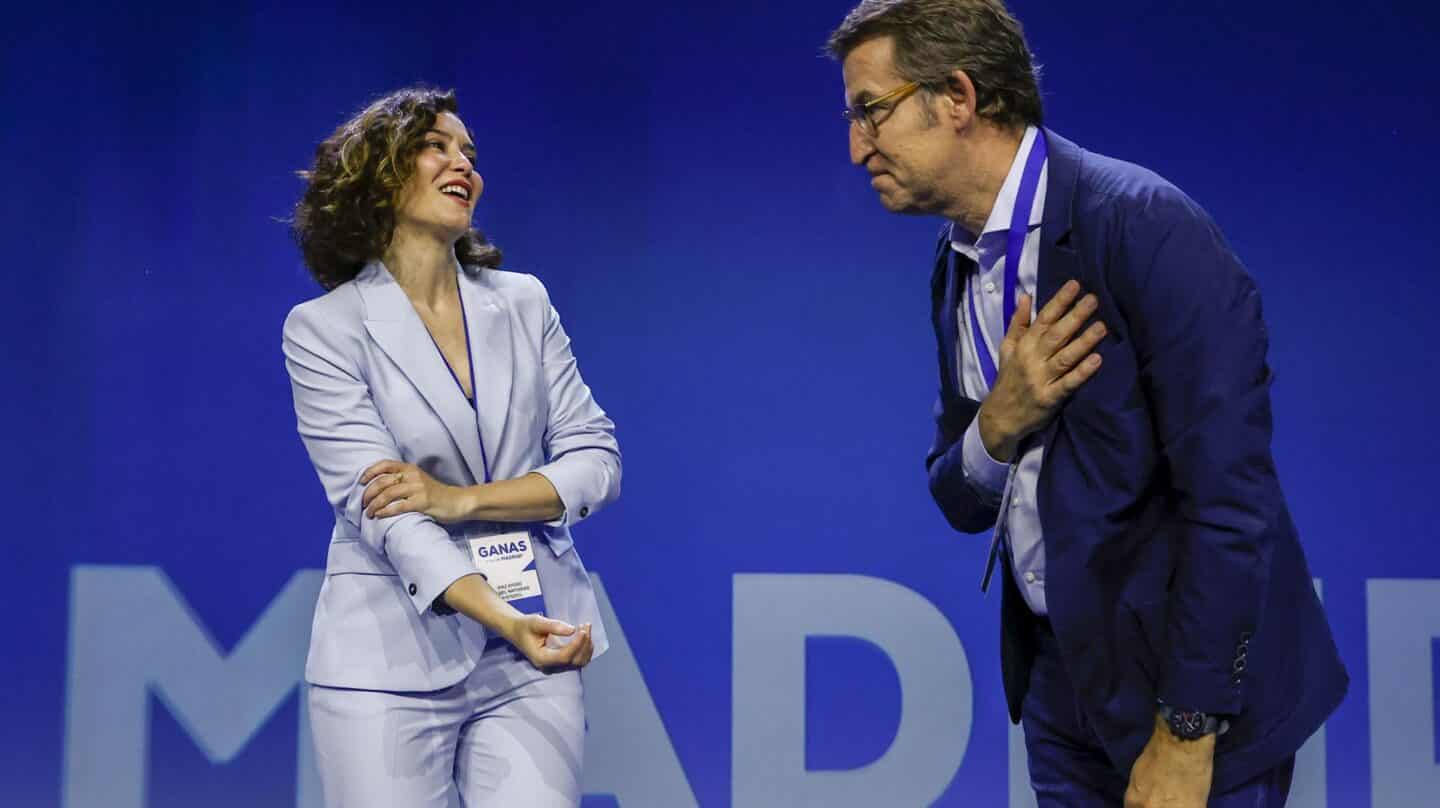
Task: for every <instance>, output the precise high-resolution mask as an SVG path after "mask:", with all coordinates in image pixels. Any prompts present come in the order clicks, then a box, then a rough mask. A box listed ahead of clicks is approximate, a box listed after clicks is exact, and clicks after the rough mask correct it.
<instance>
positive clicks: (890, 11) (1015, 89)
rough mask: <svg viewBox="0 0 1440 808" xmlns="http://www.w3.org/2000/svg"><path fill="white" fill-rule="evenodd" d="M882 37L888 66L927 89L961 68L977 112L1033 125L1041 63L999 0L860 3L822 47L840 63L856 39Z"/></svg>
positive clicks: (938, 87) (1038, 118)
mask: <svg viewBox="0 0 1440 808" xmlns="http://www.w3.org/2000/svg"><path fill="white" fill-rule="evenodd" d="M883 36H889V37H893V38H894V41H895V68H896V69H897V70H898V71H899V72H900V75H901V77H903V78H905V79H906V80H908V81H918V82H920V84H921V86H922V87H923V88H924V89H925V91H926V92H927V93H930V94H933V93H936V92H941V91H943V90H944V89H945V79H946V77H947V76H949V75H950V73H951V72H952V71H954V70H957V69H958V70H963V71H965V75H967V76H969V77H970V81H971V83H973V84H974V85H975V95H976V107H977V112H978V113H979V115H980V116H981V117H983V118H986V119H988V120H990V121H992V122H994V123H996V124H998V125H1000V126H1004V127H1012V128H1013V127H1021V126H1025V125H1026V124H1034V125H1036V126H1039V125H1040V124H1041V122H1042V120H1043V110H1042V108H1041V105H1040V66H1039V65H1036V64H1034V63H1033V61H1032V59H1031V57H1030V47H1029V46H1028V45H1026V44H1025V34H1024V31H1023V30H1022V29H1021V27H1020V21H1019V20H1017V19H1015V18H1014V17H1013V16H1011V14H1010V12H1009V10H1007V9H1006V8H1005V4H1004V3H1003V2H1001V0H862V2H861V3H860V5H858V6H856V7H855V8H854V9H853V10H852V11H851V12H850V13H849V14H847V15H846V16H845V20H844V22H841V23H840V27H839V28H836V29H835V31H834V33H832V34H830V39H829V40H828V41H827V42H826V43H825V50H826V51H827V52H828V53H829V54H830V55H831V56H833V57H835V58H836V59H839V60H841V61H843V60H844V59H845V57H846V56H847V55H849V53H850V51H851V50H854V49H855V47H856V46H858V45H859V44H860V43H862V42H865V41H867V40H870V39H874V38H876V37H883Z"/></svg>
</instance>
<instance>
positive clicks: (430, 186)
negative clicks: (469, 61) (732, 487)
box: [284, 89, 620, 808]
mask: <svg viewBox="0 0 1440 808" xmlns="http://www.w3.org/2000/svg"><path fill="white" fill-rule="evenodd" d="M456 111H457V108H456V103H455V97H454V95H453V94H452V93H442V92H438V91H434V90H427V89H407V90H401V91H399V92H396V93H393V94H391V95H389V96H386V97H384V98H382V99H380V100H379V101H376V102H375V103H374V104H372V105H371V106H370V107H368V108H367V109H365V110H364V111H363V112H361V113H360V114H359V115H357V116H356V117H355V118H354V119H352V120H350V121H348V122H347V123H345V124H344V125H343V126H341V127H340V128H339V129H337V130H336V131H335V133H334V134H333V135H331V137H330V138H329V139H327V140H326V141H325V142H323V143H322V144H320V147H319V148H318V150H317V152H316V157H315V166H314V169H313V170H311V171H308V172H304V173H303V174H302V176H303V177H305V178H306V179H307V180H308V183H309V185H308V187H307V188H306V190H305V194H304V196H303V197H302V199H301V201H300V203H299V205H298V206H297V208H296V215H295V225H294V227H295V234H296V239H297V241H298V242H299V245H300V248H301V252H302V253H303V255H304V258H305V263H306V265H307V266H308V267H309V269H310V272H311V273H312V274H313V275H314V276H315V279H316V280H317V281H319V282H320V285H321V286H323V287H324V288H325V289H327V290H328V294H325V295H324V296H322V297H319V298H316V299H314V300H311V301H308V302H306V303H302V304H301V305H299V306H296V307H295V308H294V310H292V311H291V312H290V316H289V317H288V318H287V319H286V321H285V330H284V347H285V359H286V367H287V369H288V370H289V373H290V380H291V386H292V390H293V392H294V398H295V413H296V417H297V420H298V422H299V430H300V435H301V437H302V438H303V440H304V442H305V448H306V450H307V451H308V452H309V454H310V459H311V461H312V462H313V463H314V465H315V469H316V471H317V472H318V474H319V476H320V481H321V483H322V484H323V485H324V487H325V491H326V494H327V495H328V496H329V499H330V504H331V506H332V507H333V508H334V511H335V529H334V532H333V534H332V536H331V540H330V549H329V556H328V559H327V562H326V576H325V583H324V585H323V586H322V588H321V590H320V598H319V602H318V603H317V604H316V607H315V620H314V626H313V629H312V634H311V642H310V654H309V658H308V660H307V662H306V666H305V678H306V681H307V682H308V683H309V687H308V704H309V709H310V721H311V728H312V732H313V735H314V742H315V747H316V753H317V755H316V758H317V762H318V764H319V769H320V778H321V783H322V786H323V789H324V792H325V803H326V804H327V805H331V806H345V808H364V806H376V808H379V807H380V806H384V807H385V808H394V806H407V808H409V807H410V806H446V805H453V804H455V803H456V802H457V801H458V802H459V803H460V804H462V805H465V806H471V807H472V808H473V806H500V805H505V806H515V805H525V806H574V805H577V804H578V803H579V800H580V771H581V760H582V754H583V748H584V726H585V719H584V707H583V703H582V699H581V682H580V676H579V670H578V669H579V668H580V667H581V666H583V665H585V664H586V663H587V662H589V661H590V659H591V658H592V657H593V656H594V655H597V654H600V653H603V652H604V651H605V648H606V645H607V643H606V640H605V632H604V628H603V626H601V625H600V623H599V615H598V607H597V605H596V601H595V593H594V590H593V589H592V587H591V584H590V579H589V577H588V576H587V575H586V572H585V567H584V565H583V564H581V562H580V557H579V554H578V553H577V552H576V551H575V549H574V547H573V543H572V541H571V538H570V526H571V525H573V524H575V523H576V522H578V521H580V520H581V519H584V518H586V517H588V516H590V515H591V514H592V513H594V512H595V511H597V510H599V509H600V508H601V507H602V506H604V505H606V504H608V503H609V502H611V501H612V500H614V499H615V497H616V496H617V495H618V494H619V491H620V455H619V450H618V447H617V445H616V443H615V437H614V424H613V423H612V422H611V421H610V419H609V418H607V417H606V415H605V413H604V412H603V411H602V410H601V409H600V408H599V407H598V406H597V405H596V404H595V401H594V399H593V398H592V397H591V395H590V390H589V388H588V387H586V385H585V383H584V381H582V380H581V378H580V373H579V371H578V369H577V368H576V364H575V359H574V357H573V356H572V355H571V353H570V340H569V338H568V337H566V335H565V331H564V330H563V329H562V328H561V327H560V321H559V319H558V317H557V315H556V313H555V309H554V308H553V307H552V306H551V305H550V301H549V298H548V297H547V295H546V292H545V288H544V287H543V286H542V285H541V284H540V282H539V281H538V280H536V279H535V278H534V277H532V276H530V275H522V274H519V273H512V272H502V271H499V270H498V269H496V267H497V265H498V264H499V261H500V253H499V251H498V250H496V249H495V248H494V247H493V246H492V245H490V244H488V243H487V242H486V241H485V239H484V238H483V237H482V236H481V235H480V234H479V233H478V232H477V231H475V230H473V229H471V226H470V218H471V214H472V212H473V210H474V205H475V200H476V199H477V198H478V197H479V196H480V191H481V188H482V183H481V179H480V177H479V175H477V174H476V173H475V168H474V163H475V148H474V144H473V141H472V140H471V138H470V135H469V132H468V130H467V129H466V127H465V124H464V123H463V122H462V121H461V120H460V118H459V117H458V116H457V115H456ZM502 581H503V582H502ZM492 584H493V585H492ZM537 586H538V590H539V591H536V589H537ZM497 589H498V590H499V591H498V593H497ZM502 595H503V597H502ZM517 607H519V608H517ZM542 612H543V613H542Z"/></svg>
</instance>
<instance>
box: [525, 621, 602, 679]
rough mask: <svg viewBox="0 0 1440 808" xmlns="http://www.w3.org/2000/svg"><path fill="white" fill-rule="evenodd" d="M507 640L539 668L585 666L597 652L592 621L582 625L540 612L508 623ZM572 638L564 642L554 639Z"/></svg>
mask: <svg viewBox="0 0 1440 808" xmlns="http://www.w3.org/2000/svg"><path fill="white" fill-rule="evenodd" d="M504 636H505V639H507V640H509V641H510V644H511V645H513V646H515V647H516V648H518V649H519V650H520V653H522V654H524V655H525V658H526V659H528V660H530V664H532V665H534V666H535V667H537V668H541V669H546V668H581V667H584V666H585V665H587V664H589V662H590V657H591V656H592V655H593V654H594V653H595V643H594V640H593V639H592V638H591V636H590V624H589V623H582V624H581V625H580V627H579V628H576V627H575V626H572V625H570V624H569V623H565V622H563V621H560V620H552V619H550V618H548V617H545V616H543V615H538V614H520V615H519V616H517V617H516V618H515V619H514V620H513V621H511V622H510V623H509V624H508V625H507V626H506V631H505V632H504ZM559 637H570V638H571V639H570V641H569V642H568V643H565V644H564V645H561V644H560V642H559V641H555V642H552V641H551V638H559Z"/></svg>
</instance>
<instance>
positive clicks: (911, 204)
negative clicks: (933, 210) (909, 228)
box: [879, 192, 926, 216]
mask: <svg viewBox="0 0 1440 808" xmlns="http://www.w3.org/2000/svg"><path fill="white" fill-rule="evenodd" d="M879 197H880V204H881V205H882V206H884V208H885V209H886V210H888V211H890V212H891V213H899V214H901V215H905V216H923V215H925V213H926V211H924V210H921V209H920V206H919V205H918V204H916V202H915V198H914V197H912V196H910V195H909V194H887V193H883V192H882V193H880V194H879Z"/></svg>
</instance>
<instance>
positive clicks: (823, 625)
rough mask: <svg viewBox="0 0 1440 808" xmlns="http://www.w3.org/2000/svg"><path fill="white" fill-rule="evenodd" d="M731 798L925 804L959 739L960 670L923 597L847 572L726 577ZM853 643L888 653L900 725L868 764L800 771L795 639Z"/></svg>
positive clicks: (952, 762)
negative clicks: (730, 588) (730, 598)
mask: <svg viewBox="0 0 1440 808" xmlns="http://www.w3.org/2000/svg"><path fill="white" fill-rule="evenodd" d="M734 593H735V595H734V632H733V642H734V666H735V672H734V679H733V684H732V686H733V690H732V695H733V705H732V710H733V719H732V720H733V732H732V735H731V747H732V755H733V767H732V772H731V778H732V780H731V783H732V785H731V788H732V794H731V799H732V801H733V803H734V804H735V805H785V806H809V805H814V806H825V807H826V808H844V807H845V806H857V808H859V806H864V807H865V808H870V807H871V806H875V805H929V804H931V803H933V802H934V801H935V800H936V799H937V798H938V797H939V796H940V795H941V794H942V793H943V792H944V791H945V788H946V787H947V786H948V785H949V784H950V781H951V780H952V779H953V778H954V776H955V772H956V771H957V770H958V769H959V768H960V761H961V760H962V759H963V758H964V757H965V746H966V744H967V743H968V742H969V740H970V723H971V717H972V716H971V709H972V701H973V699H972V692H971V681H970V665H969V663H968V662H967V661H966V658H965V649H964V648H963V647H962V646H961V645H960V638H959V637H957V636H955V629H954V628H953V627H952V626H951V625H950V623H949V622H948V621H947V620H946V619H945V617H944V615H942V614H941V613H940V612H939V610H937V609H936V608H935V606H934V605H933V604H932V603H930V601H928V600H926V599H925V598H923V597H921V596H920V595H919V594H917V593H916V592H914V591H912V590H910V589H907V588H905V587H903V586H901V585H899V584H896V583H894V582H892V581H885V580H881V579H879V578H869V577H864V576H858V575H758V574H757V575H736V576H735V583H734ZM806 637H859V638H861V639H864V640H867V641H869V642H871V643H874V644H875V645H876V646H878V647H879V648H880V649H881V650H882V651H884V652H885V653H886V654H887V655H889V657H890V662H891V663H892V664H893V665H894V666H895V671H896V673H897V674H899V679H900V693H901V696H900V710H901V715H900V722H899V723H900V726H899V728H898V729H897V730H896V733H895V740H894V741H893V742H892V743H891V745H890V748H889V749H888V750H886V752H885V754H883V755H882V756H881V757H880V758H879V759H878V760H875V761H874V762H872V763H870V764H867V765H865V766H863V767H861V768H858V769H851V770H848V771H806V769H805V638H806Z"/></svg>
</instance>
